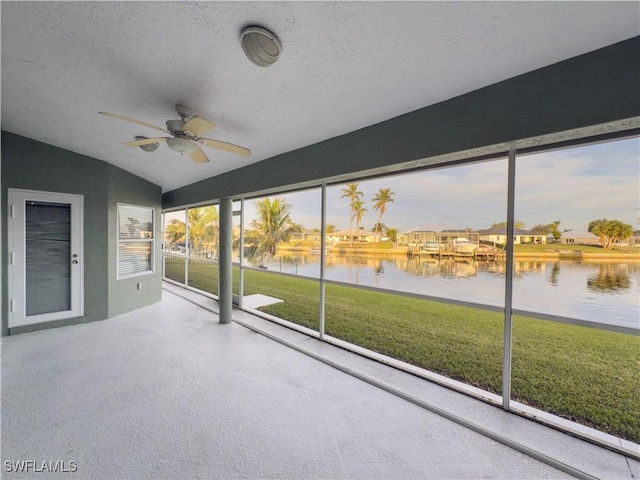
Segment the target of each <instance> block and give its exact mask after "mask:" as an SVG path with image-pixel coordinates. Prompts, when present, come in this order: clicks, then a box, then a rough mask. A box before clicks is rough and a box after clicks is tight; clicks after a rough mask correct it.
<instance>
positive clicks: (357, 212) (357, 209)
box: [351, 198, 367, 231]
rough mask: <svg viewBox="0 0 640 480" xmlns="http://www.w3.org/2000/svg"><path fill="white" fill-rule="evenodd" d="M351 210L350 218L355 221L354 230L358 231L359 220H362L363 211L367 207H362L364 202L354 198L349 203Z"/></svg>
mask: <svg viewBox="0 0 640 480" xmlns="http://www.w3.org/2000/svg"><path fill="white" fill-rule="evenodd" d="M351 211H352V212H353V213H352V214H351V219H354V220H355V221H356V230H357V231H360V222H361V221H362V217H364V212H366V211H367V209H366V208H364V202H363V201H362V200H360V199H359V198H358V199H357V200H355V201H354V202H353V203H352V204H351Z"/></svg>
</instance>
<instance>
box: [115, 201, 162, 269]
mask: <svg viewBox="0 0 640 480" xmlns="http://www.w3.org/2000/svg"><path fill="white" fill-rule="evenodd" d="M153 241H154V238H153V208H150V207H142V206H137V205H125V204H118V278H123V277H130V276H134V275H140V274H144V273H152V272H153V250H154V249H153V245H154V243H153Z"/></svg>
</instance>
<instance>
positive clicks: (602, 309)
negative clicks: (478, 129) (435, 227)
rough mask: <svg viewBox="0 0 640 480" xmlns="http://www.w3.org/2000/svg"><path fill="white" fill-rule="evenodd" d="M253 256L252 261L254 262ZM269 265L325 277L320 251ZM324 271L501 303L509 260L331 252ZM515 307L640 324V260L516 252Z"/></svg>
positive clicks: (392, 286)
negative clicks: (522, 255)
mask: <svg viewBox="0 0 640 480" xmlns="http://www.w3.org/2000/svg"><path fill="white" fill-rule="evenodd" d="M249 263H250V262H249ZM263 265H264V267H266V268H267V269H268V270H271V271H279V272H286V273H293V274H298V275H302V276H306V277H312V278H319V276H320V256H319V255H311V254H307V253H289V252H287V253H284V254H279V255H276V256H275V257H274V258H272V259H271V260H269V261H267V259H264V261H263ZM325 278H327V279H329V280H336V281H341V282H347V283H353V284H357V285H366V286H371V287H378V288H384V289H389V290H397V291H404V292H410V293H417V294H421V295H430V296H434V297H443V298H448V299H455V300H463V301H467V302H474V303H481V304H485V305H494V306H503V305H504V296H505V293H504V292H505V288H504V285H505V263H504V262H473V261H454V260H439V261H438V260H425V259H409V258H407V257H404V256H389V257H382V256H364V255H337V254H334V253H331V254H328V255H327V263H326V267H325ZM513 308H516V309H519V310H527V311H531V312H538V313H546V314H551V315H558V316H562V317H569V318H576V319H580V320H589V321H595V322H602V323H607V324H611V325H619V326H625V327H632V328H640V313H639V312H640V262H634V261H610V260H606V261H592V260H555V259H538V260H535V259H526V260H524V259H522V260H521V259H518V258H516V260H515V272H514V288H513Z"/></svg>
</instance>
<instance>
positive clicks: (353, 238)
mask: <svg viewBox="0 0 640 480" xmlns="http://www.w3.org/2000/svg"><path fill="white" fill-rule="evenodd" d="M375 241H376V235H375V234H374V233H373V232H367V231H365V230H338V231H336V232H331V233H327V242H330V243H338V242H375Z"/></svg>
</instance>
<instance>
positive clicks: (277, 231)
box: [246, 198, 302, 258]
mask: <svg viewBox="0 0 640 480" xmlns="http://www.w3.org/2000/svg"><path fill="white" fill-rule="evenodd" d="M255 206H256V209H257V210H258V218H257V219H254V220H252V221H251V227H252V228H253V232H248V233H247V236H246V237H247V240H248V242H247V243H249V250H253V257H254V258H255V257H258V256H261V255H264V254H267V255H275V253H276V249H277V246H278V244H279V243H282V242H287V241H289V238H290V237H291V234H292V233H295V232H300V231H301V230H302V229H301V227H300V225H297V224H295V223H294V222H293V220H291V206H290V205H289V204H288V203H287V202H286V201H285V200H283V199H281V198H275V199H273V201H272V200H271V199H269V198H265V199H264V200H260V201H257V202H255Z"/></svg>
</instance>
